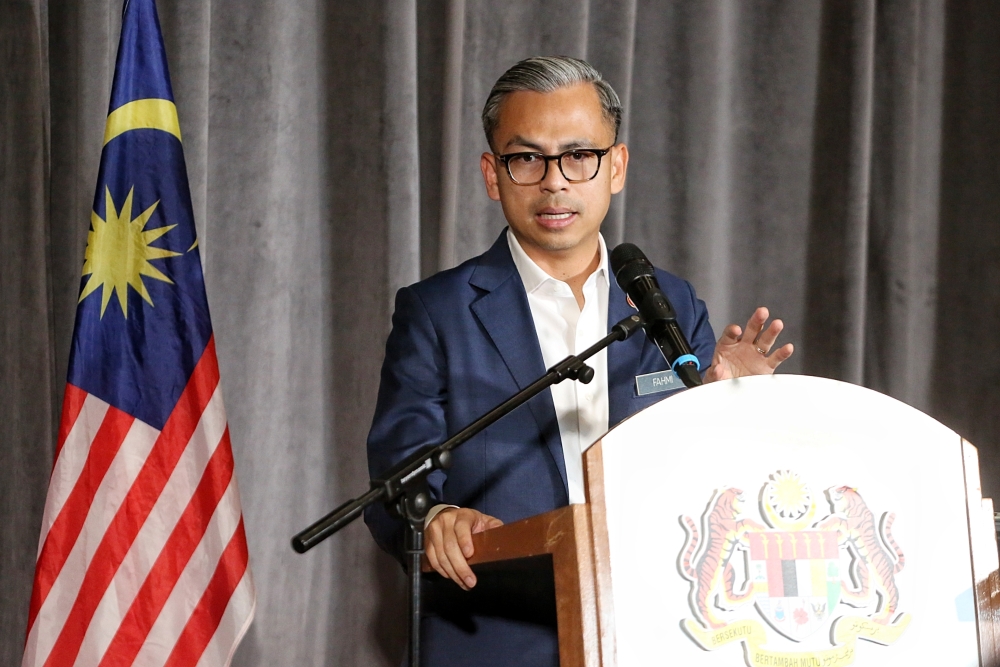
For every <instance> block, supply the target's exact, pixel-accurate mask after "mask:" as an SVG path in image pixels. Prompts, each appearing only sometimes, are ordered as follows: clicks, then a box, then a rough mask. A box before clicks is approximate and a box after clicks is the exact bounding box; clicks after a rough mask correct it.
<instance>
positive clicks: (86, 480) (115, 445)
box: [28, 407, 135, 631]
mask: <svg viewBox="0 0 1000 667" xmlns="http://www.w3.org/2000/svg"><path fill="white" fill-rule="evenodd" d="M77 412H78V414H79V411H77ZM134 421H135V418H134V417H132V416H131V415H128V414H125V413H124V412H122V411H121V410H119V409H117V408H115V407H110V408H108V411H107V412H106V413H105V415H104V421H102V422H101V426H100V428H99V429H98V430H97V433H96V434H95V435H94V441H93V442H92V443H91V445H90V451H88V452H87V461H86V462H85V463H84V465H83V470H81V471H80V476H79V477H77V478H76V482H75V483H74V484H73V490H72V491H70V494H69V496H67V498H66V502H65V504H63V506H62V509H61V510H59V516H57V517H56V519H55V521H53V522H52V528H50V529H49V532H48V533H47V534H46V535H45V542H44V543H43V545H42V551H41V553H40V554H39V555H38V566H37V567H36V569H35V585H34V588H33V590H32V592H31V606H30V607H29V610H28V629H29V631H30V629H31V625H32V624H33V623H34V622H35V617H36V616H37V615H38V611H39V610H40V609H41V608H42V604H43V603H44V602H45V598H46V597H48V594H49V591H50V590H52V586H53V585H54V584H55V581H56V579H57V578H58V577H59V573H60V572H62V568H63V566H64V565H65V564H66V559H67V558H69V554H70V552H71V551H72V550H73V545H75V544H76V540H77V538H78V537H79V536H80V531H81V530H83V525H84V523H86V521H87V513H88V511H89V510H90V504H91V503H92V502H93V500H94V496H95V495H96V494H97V490H98V488H99V487H100V486H101V482H102V481H103V480H104V475H105V474H106V473H107V472H108V468H110V467H111V462H112V461H114V459H115V455H116V454H117V453H118V450H119V449H120V448H121V445H122V442H124V440H125V436H126V435H128V431H129V429H130V428H131V427H132V422H134Z"/></svg>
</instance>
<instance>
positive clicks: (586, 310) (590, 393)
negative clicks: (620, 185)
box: [424, 229, 610, 525]
mask: <svg viewBox="0 0 1000 667" xmlns="http://www.w3.org/2000/svg"><path fill="white" fill-rule="evenodd" d="M599 242H600V248H601V261H600V263H599V264H598V265H597V269H596V270H595V271H594V272H593V273H592V274H590V276H589V277H588V278H587V281H586V282H585V283H584V284H583V298H584V303H583V309H582V310H581V309H580V306H579V305H577V303H576V297H575V296H573V290H572V289H571V288H570V286H569V284H567V283H565V282H563V281H561V280H557V279H555V278H553V277H552V276H550V275H549V274H547V273H545V271H543V270H542V268H541V267H540V266H538V264H535V262H534V260H532V259H531V258H530V257H528V255H527V253H525V252H524V249H522V248H521V244H520V243H518V241H517V239H516V238H514V234H513V233H511V231H510V229H508V230H507V244H508V245H509V246H510V254H511V256H512V257H513V258H514V265H515V266H516V267H517V272H518V274H519V275H520V276H521V282H522V283H524V290H525V292H527V294H528V307H529V308H530V309H531V319H532V320H533V321H534V323H535V334H536V335H537V336H538V343H539V345H540V346H541V348H542V361H544V362H545V367H546V368H551V367H552V366H555V365H556V364H557V363H559V362H560V361H562V360H563V359H565V358H566V357H568V356H569V355H571V354H576V353H577V352H582V351H583V350H586V349H587V348H588V347H590V346H591V345H593V344H594V343H596V342H597V341H598V340H600V339H601V338H603V337H604V336H606V335H607V333H608V290H609V285H610V283H609V282H608V276H609V275H610V274H609V272H608V247H607V245H606V244H605V243H604V237H603V236H599ZM586 363H587V365H588V366H590V367H591V368H593V369H594V378H593V379H592V380H591V381H590V383H589V384H583V383H582V382H577V381H575V380H563V381H562V382H560V383H559V384H556V385H552V387H551V391H552V402H553V404H554V405H555V409H556V419H557V420H558V423H559V437H560V438H561V439H562V450H563V460H564V461H565V463H566V482H567V485H568V487H569V502H570V504H576V503H584V502H586V501H587V498H586V496H585V495H584V491H583V452H584V451H585V450H586V449H587V448H588V447H590V446H591V445H592V444H594V443H595V442H596V441H597V439H598V438H600V437H601V436H602V435H604V433H605V432H606V431H607V430H608V354H607V350H606V349H605V350H601V351H600V352H598V353H597V354H595V355H594V356H592V357H591V358H590V359H588V360H587V362H586ZM448 507H454V505H444V504H442V505H435V506H434V507H432V508H431V510H430V512H428V513H427V517H426V518H425V519H424V524H425V525H427V524H429V523H430V522H431V521H432V520H433V519H434V517H436V516H437V515H438V513H439V512H441V510H444V509H447V508H448Z"/></svg>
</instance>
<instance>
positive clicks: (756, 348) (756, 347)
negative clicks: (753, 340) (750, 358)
mask: <svg viewBox="0 0 1000 667" xmlns="http://www.w3.org/2000/svg"><path fill="white" fill-rule="evenodd" d="M753 349H755V350H757V351H758V352H760V353H761V354H763V355H764V356H765V357H766V356H767V352H765V351H764V350H762V349H760V347H759V346H757V345H754V346H753Z"/></svg>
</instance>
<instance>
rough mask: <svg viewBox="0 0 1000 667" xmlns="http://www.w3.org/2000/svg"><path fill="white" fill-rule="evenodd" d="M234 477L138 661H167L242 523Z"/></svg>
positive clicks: (155, 663)
mask: <svg viewBox="0 0 1000 667" xmlns="http://www.w3.org/2000/svg"><path fill="white" fill-rule="evenodd" d="M235 479H236V478H235V477H234V478H233V479H232V480H230V482H229V487H228V488H227V489H226V493H225V494H223V496H222V499H221V500H220V502H219V505H218V507H216V510H215V512H214V513H213V514H212V519H211V521H210V522H209V525H208V530H207V531H205V536H204V538H202V540H201V543H200V544H199V545H198V548H197V549H195V552H194V553H193V554H191V560H190V561H189V562H188V564H187V567H185V568H184V572H183V573H182V574H181V577H180V579H178V580H177V586H176V587H174V590H173V591H171V593H170V597H169V598H167V603H166V604H165V605H164V607H163V611H161V612H160V615H159V617H157V619H156V623H154V624H153V627H152V628H151V629H150V632H149V636H148V637H147V638H146V642H145V643H144V644H143V646H142V650H141V651H140V652H139V655H138V656H136V661H135V664H136V665H150V666H151V667H152V666H153V665H160V664H162V663H163V662H165V661H166V658H167V656H169V655H170V651H172V650H173V648H174V645H175V644H176V643H177V639H178V638H179V637H180V635H181V632H182V631H183V630H184V626H185V625H187V622H188V619H189V618H190V617H191V613H192V612H193V611H194V609H195V607H197V606H198V602H199V601H200V600H201V596H202V594H204V592H205V588H206V587H207V586H208V582H209V581H211V579H212V574H213V573H214V572H215V568H216V567H217V566H218V564H219V558H221V557H222V552H223V551H225V549H226V546H227V545H228V544H229V540H230V539H232V537H233V534H234V533H235V532H236V527H237V526H238V525H239V523H240V508H239V505H238V504H237V503H238V502H239V500H238V496H237V494H236V493H235V489H236V484H235Z"/></svg>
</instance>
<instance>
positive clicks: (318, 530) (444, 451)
mask: <svg viewBox="0 0 1000 667" xmlns="http://www.w3.org/2000/svg"><path fill="white" fill-rule="evenodd" d="M641 326H642V320H641V319H640V317H639V316H638V315H631V316H629V317H626V318H625V319H623V320H622V321H620V322H618V323H617V324H615V325H614V326H613V327H611V333H609V334H608V335H607V336H605V337H604V338H602V339H601V340H599V341H597V342H596V343H594V344H593V345H591V346H590V347H588V348H587V349H586V350H584V351H583V352H581V353H580V354H578V355H576V356H569V357H566V358H565V359H563V360H562V361H560V362H559V363H558V364H556V365H555V366H553V367H552V368H550V369H549V370H548V371H547V372H546V373H545V375H543V376H542V377H540V378H538V379H537V380H535V381H534V382H532V383H531V384H530V385H528V386H527V387H525V388H524V389H522V390H521V391H519V392H517V393H516V394H514V395H513V396H511V397H510V398H508V399H507V400H506V401H504V402H503V403H501V404H500V405H498V406H496V407H495V408H493V409H492V410H490V411H489V412H487V413H486V414H485V415H483V416H482V417H480V418H479V419H477V420H475V421H474V422H472V423H471V424H469V425H468V426H466V427H465V428H463V429H462V430H461V431H459V432H458V433H456V434H455V435H453V436H452V437H450V438H448V439H447V440H445V441H444V442H442V443H441V444H440V445H436V446H427V447H424V448H422V449H420V450H419V451H417V452H415V453H414V454H413V455H411V456H409V457H407V458H406V459H404V460H402V461H400V462H399V463H398V464H397V465H395V466H393V467H392V468H390V469H389V470H387V471H386V472H384V473H382V474H381V475H380V476H379V477H378V478H376V479H372V480H371V482H370V489H369V491H368V493H366V494H364V495H363V496H359V497H357V498H355V499H353V500H349V501H347V502H346V503H344V504H343V505H341V506H340V507H338V508H337V509H335V510H333V511H332V512H330V513H329V514H327V515H326V516H324V517H323V518H322V519H320V520H319V521H317V522H315V523H314V524H312V525H311V526H309V527H308V528H306V529H305V530H303V531H301V532H299V533H298V534H296V535H295V536H294V537H293V538H292V548H293V549H294V550H295V551H297V552H298V553H300V554H301V553H305V552H306V551H308V550H309V549H312V548H313V547H314V546H316V545H317V544H319V543H320V542H322V541H323V540H325V539H326V538H328V537H330V536H331V535H333V534H334V533H336V532H337V531H338V530H340V529H341V528H343V527H344V526H346V525H347V524H349V523H351V522H352V521H354V520H355V519H357V518H358V517H359V516H361V514H362V513H363V512H364V510H365V508H366V507H368V506H369V505H374V504H375V503H377V502H381V503H385V505H386V507H387V508H388V509H389V512H390V513H391V514H393V515H395V516H398V517H400V518H402V519H404V520H405V521H406V539H405V554H406V565H407V574H408V578H409V581H408V583H409V634H410V647H409V655H410V665H411V667H419V665H420V604H421V598H420V594H421V591H420V567H421V559H422V558H423V555H424V518H425V517H426V516H427V512H428V511H429V510H430V503H431V497H430V489H429V487H428V485H427V476H428V475H429V474H430V473H432V472H433V471H435V470H437V469H439V468H440V469H446V468H448V467H449V466H450V465H451V451H452V450H453V449H455V448H456V447H458V446H459V445H461V444H462V443H464V442H466V441H468V440H470V439H471V438H472V437H473V436H475V435H476V434H478V433H480V432H481V431H482V430H484V429H485V428H486V427H487V426H489V425H491V424H493V423H494V422H496V421H497V420H498V419H500V418H501V417H503V416H504V415H507V414H508V413H510V412H512V411H513V410H514V409H515V408H517V407H519V406H520V405H523V404H524V403H526V402H528V401H529V400H531V399H532V398H534V397H535V396H537V395H538V394H540V393H541V392H542V391H544V390H545V389H548V388H549V387H551V386H552V385H554V384H558V383H560V382H562V381H563V380H566V379H567V378H568V379H571V380H579V381H580V382H583V383H584V384H588V383H589V382H590V381H591V380H593V379H594V369H593V368H591V367H590V366H588V365H586V364H585V363H584V361H586V360H587V359H589V358H590V357H592V356H594V355H595V354H597V353H598V352H600V351H601V350H603V349H604V348H606V347H608V346H609V345H611V343H614V342H615V341H619V340H625V339H626V338H628V337H629V336H631V335H632V333H634V332H635V331H636V329H639V328H640V327H641Z"/></svg>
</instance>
